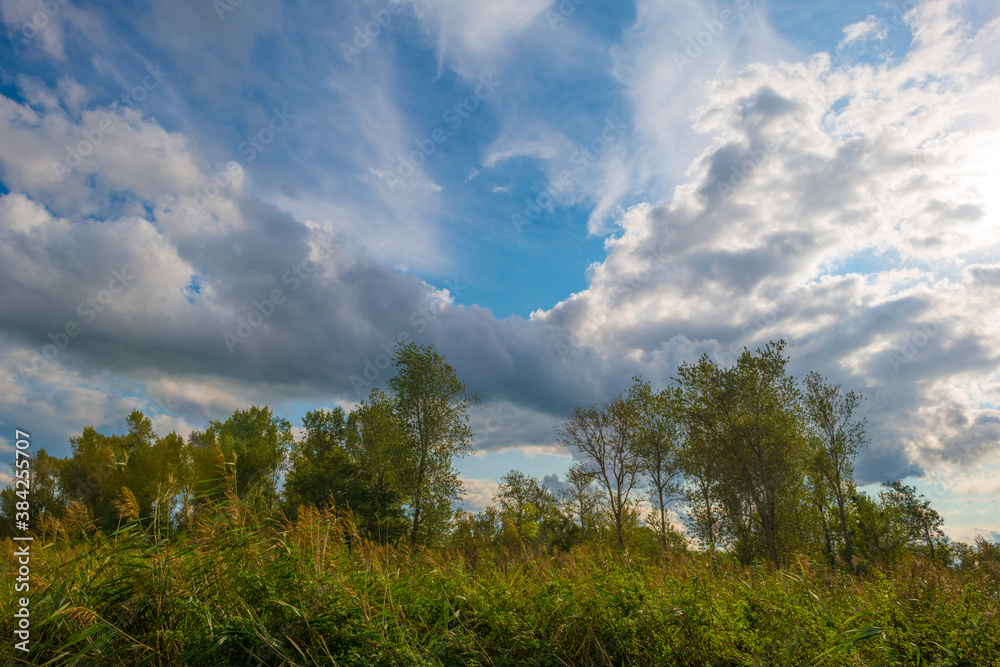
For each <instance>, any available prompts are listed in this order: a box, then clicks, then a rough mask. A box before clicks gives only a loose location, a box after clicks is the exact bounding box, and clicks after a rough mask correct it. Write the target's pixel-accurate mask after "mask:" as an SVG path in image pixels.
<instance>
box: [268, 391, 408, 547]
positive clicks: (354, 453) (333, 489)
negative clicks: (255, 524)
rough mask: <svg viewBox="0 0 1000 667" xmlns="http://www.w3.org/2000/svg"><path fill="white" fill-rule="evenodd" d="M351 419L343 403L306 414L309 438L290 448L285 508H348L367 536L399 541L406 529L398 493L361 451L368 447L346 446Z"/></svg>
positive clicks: (293, 511) (294, 512)
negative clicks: (332, 408)
mask: <svg viewBox="0 0 1000 667" xmlns="http://www.w3.org/2000/svg"><path fill="white" fill-rule="evenodd" d="M350 421H351V420H350V419H349V418H348V417H347V416H345V414H344V410H343V408H339V407H338V408H335V409H334V410H332V411H331V410H314V411H312V412H309V413H307V414H306V416H305V417H303V419H302V425H303V426H304V427H305V429H306V436H305V438H304V439H303V440H302V441H301V442H298V443H296V444H295V445H294V447H293V450H292V455H291V463H290V468H289V472H288V477H287V478H286V480H285V488H284V494H285V503H286V510H285V511H286V513H287V514H288V515H289V516H291V517H295V516H296V515H297V514H298V508H299V507H300V506H301V505H314V506H316V507H322V506H324V505H326V504H327V503H331V504H332V505H333V506H334V507H339V508H348V509H350V511H351V512H352V513H353V514H354V518H355V521H356V522H357V525H358V528H359V530H361V531H362V533H363V534H365V535H366V536H369V537H371V538H373V539H375V538H379V539H383V540H395V539H398V538H399V537H401V536H402V535H403V534H404V531H405V530H406V525H405V519H404V517H403V511H402V509H401V508H400V500H399V494H398V493H397V492H396V491H395V490H393V489H392V488H391V487H390V485H389V482H388V479H387V478H386V477H385V476H384V475H380V474H378V472H376V471H375V470H373V469H372V466H374V463H373V460H372V459H371V458H370V457H364V456H362V455H361V451H365V450H360V451H359V450H358V449H353V450H352V449H350V448H348V439H349V438H350V437H351V435H352V431H351V428H350V427H351V426H353V425H354V424H351V423H350ZM354 433H356V432H354ZM362 439H363V438H362Z"/></svg>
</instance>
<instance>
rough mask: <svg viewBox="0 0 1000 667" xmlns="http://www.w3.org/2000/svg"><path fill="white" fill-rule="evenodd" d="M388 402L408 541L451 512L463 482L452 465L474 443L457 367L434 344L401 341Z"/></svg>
mask: <svg viewBox="0 0 1000 667" xmlns="http://www.w3.org/2000/svg"><path fill="white" fill-rule="evenodd" d="M393 363H394V364H395V365H396V375H395V376H394V377H393V378H392V379H391V380H389V391H390V394H391V396H390V399H389V400H390V404H391V406H392V417H393V421H394V422H395V427H394V428H395V429H396V432H397V433H398V437H399V438H400V450H399V455H398V463H397V466H398V468H397V471H396V474H397V485H398V488H399V490H400V491H401V492H402V493H403V497H404V499H405V501H406V504H407V506H408V508H409V511H410V521H411V523H410V545H411V546H415V545H416V544H417V543H418V541H419V542H423V543H428V542H430V541H433V540H434V539H436V538H437V537H438V536H440V535H441V534H442V533H443V532H444V531H445V530H447V527H448V526H449V524H450V523H451V520H452V519H453V517H454V508H453V505H454V502H455V501H456V500H457V499H458V497H459V494H460V492H461V488H462V484H461V482H460V481H459V479H458V473H457V471H455V470H454V469H453V468H452V460H453V459H454V457H456V456H465V455H466V454H467V453H468V452H469V451H470V450H471V448H472V444H471V443H472V438H473V437H474V436H475V433H473V431H472V430H471V429H470V428H469V414H468V411H469V408H470V407H471V406H473V405H478V404H479V398H478V397H476V396H474V395H470V394H469V393H468V392H467V391H466V385H465V383H464V382H462V381H460V380H459V379H458V375H457V374H456V373H455V369H454V368H452V367H451V365H450V364H449V363H448V362H447V361H445V359H444V357H442V356H441V355H440V354H438V353H437V352H436V351H435V350H434V347H433V346H430V347H427V348H424V347H420V346H418V345H416V344H415V343H401V344H399V346H398V347H397V348H396V352H395V354H394V356H393Z"/></svg>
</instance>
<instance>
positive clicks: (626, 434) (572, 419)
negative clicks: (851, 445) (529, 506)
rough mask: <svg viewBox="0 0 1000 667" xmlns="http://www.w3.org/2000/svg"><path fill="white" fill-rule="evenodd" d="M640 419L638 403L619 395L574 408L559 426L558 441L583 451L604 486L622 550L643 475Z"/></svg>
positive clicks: (587, 468)
mask: <svg viewBox="0 0 1000 667" xmlns="http://www.w3.org/2000/svg"><path fill="white" fill-rule="evenodd" d="M638 420H639V415H638V410H637V408H636V406H635V405H634V404H633V403H631V402H629V401H628V400H626V399H625V398H624V397H623V396H622V395H621V394H618V395H616V396H614V397H612V398H611V399H610V400H608V401H606V402H605V403H603V404H601V405H600V406H596V407H589V408H584V407H582V406H577V407H575V408H574V409H573V411H572V412H571V413H570V416H569V420H568V421H567V422H566V423H565V424H563V425H561V426H559V427H556V437H557V439H558V440H559V443H560V444H561V445H562V446H564V447H566V448H568V449H570V450H577V451H579V452H580V453H581V454H583V456H584V457H585V460H584V466H585V467H584V470H586V471H587V472H589V473H591V474H593V476H594V479H595V480H596V481H597V483H598V484H599V485H601V486H602V487H603V489H604V492H605V494H606V498H607V502H608V511H609V512H610V514H611V519H612V521H613V522H614V525H615V535H616V541H617V544H618V548H619V549H624V548H625V542H624V531H623V528H624V523H625V520H626V518H627V517H628V515H629V514H630V513H631V512H632V511H633V509H634V505H635V503H634V501H633V500H632V498H631V494H632V491H633V490H635V488H636V486H637V485H638V483H639V481H640V476H641V474H642V457H641V453H640V450H639V446H638V441H637V436H638Z"/></svg>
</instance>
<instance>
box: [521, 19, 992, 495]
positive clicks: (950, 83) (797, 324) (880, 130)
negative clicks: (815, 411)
mask: <svg viewBox="0 0 1000 667" xmlns="http://www.w3.org/2000/svg"><path fill="white" fill-rule="evenodd" d="M943 6H944V5H942V4H940V3H926V4H925V5H924V6H922V7H921V8H920V10H919V11H916V10H915V11H914V12H913V13H911V15H910V18H911V20H912V21H913V24H914V25H913V28H914V33H915V35H916V38H915V44H914V47H913V49H912V50H911V52H910V53H909V54H908V55H907V57H906V58H905V59H903V60H901V61H900V62H897V63H891V64H885V65H880V66H874V67H873V66H871V65H853V64H850V63H847V64H840V65H838V64H835V63H833V62H832V61H831V58H830V57H829V56H827V55H825V54H820V55H817V56H815V57H813V58H811V59H810V60H807V61H805V62H797V63H783V62H782V63H778V64H774V65H765V64H759V65H752V66H750V67H748V68H746V69H744V70H743V71H741V72H740V73H739V74H737V75H736V76H733V77H730V78H723V79H719V80H717V81H716V82H714V83H713V84H712V85H711V86H710V89H709V94H708V97H707V100H706V103H705V104H704V105H703V106H702V107H701V108H700V110H699V112H698V114H697V116H696V118H695V127H696V128H697V129H698V130H699V131H700V132H702V133H704V134H705V136H706V137H708V138H709V141H710V145H709V146H708V147H707V148H706V149H705V150H704V151H703V152H702V154H701V155H700V156H699V157H698V158H696V159H695V160H694V162H693V163H692V164H691V165H690V167H689V169H688V174H689V178H688V180H686V181H685V182H683V183H681V184H680V185H678V186H677V187H676V188H675V190H674V192H673V195H672V197H671V198H670V199H668V200H667V201H665V202H663V203H660V204H657V205H645V204H644V205H638V206H635V207H633V208H631V209H630V210H628V211H626V212H625V213H624V214H622V215H621V216H620V217H619V218H618V221H617V222H618V226H619V228H620V232H619V234H618V235H617V236H615V237H614V238H611V239H609V240H608V241H607V243H606V247H607V249H608V256H607V258H606V259H605V260H604V261H602V262H600V263H599V264H597V265H595V266H594V267H592V268H591V271H590V286H589V287H588V289H587V290H585V291H584V292H581V293H578V294H575V295H574V296H573V297H571V298H569V299H567V300H565V301H563V302H562V303H560V304H558V305H557V306H556V307H554V308H553V309H551V310H549V311H547V312H538V313H535V314H534V315H533V319H534V320H536V321H542V322H547V323H551V324H554V325H559V326H566V327H569V328H571V329H573V330H574V332H575V333H576V334H577V336H578V337H579V338H581V339H582V340H583V342H584V343H585V344H586V345H589V346H593V347H594V348H595V349H597V350H600V351H601V352H602V353H604V354H623V353H624V352H627V351H629V350H633V351H635V355H636V357H637V358H640V359H643V358H645V355H649V353H651V352H657V351H659V352H661V353H662V346H663V342H664V341H665V340H666V339H668V338H671V339H676V337H677V336H684V337H685V339H686V340H687V341H689V343H690V345H689V346H688V347H690V348H694V347H697V346H698V345H703V344H704V342H707V341H713V342H717V344H718V346H719V349H718V350H717V351H716V352H717V356H716V358H718V359H719V360H720V361H722V362H724V363H726V362H731V361H732V360H733V358H734V355H735V354H736V353H738V352H739V351H740V350H741V349H742V347H743V346H744V345H746V346H748V347H750V348H751V349H753V347H754V346H757V345H762V344H763V343H765V342H766V341H767V340H768V339H771V338H779V337H784V338H786V339H788V340H789V342H790V352H791V356H792V358H793V362H794V365H795V367H796V368H798V369H803V370H805V369H807V368H816V369H818V370H821V371H822V372H824V373H825V374H827V375H828V376H830V377H832V378H834V379H836V380H837V381H840V382H842V383H843V384H844V385H846V386H854V387H859V388H861V389H863V390H865V391H866V392H867V393H869V394H872V395H874V396H876V397H878V398H879V401H878V409H879V411H878V412H874V411H873V412H872V414H871V417H872V424H871V431H872V435H873V448H874V450H875V451H873V452H872V453H870V454H868V455H867V456H868V457H870V458H871V459H872V460H873V461H877V462H878V464H877V465H873V466H872V469H871V470H870V471H869V469H868V468H867V466H866V465H864V464H862V465H859V470H860V471H861V473H862V474H864V475H869V474H870V475H873V476H874V475H881V476H883V477H885V476H886V475H887V474H888V475H889V476H893V477H897V476H904V474H908V473H913V472H919V470H920V469H921V466H922V465H927V464H930V463H936V462H940V461H941V460H942V459H943V458H944V459H949V460H954V461H959V462H961V464H963V465H967V464H969V463H971V462H972V461H976V460H979V459H981V458H982V456H984V455H985V454H986V453H988V452H990V451H993V450H995V449H996V448H997V446H998V444H1000V442H998V439H997V435H996V433H995V430H994V424H995V419H996V417H997V412H996V410H995V408H985V409H982V410H981V413H980V414H978V415H977V416H976V417H970V418H969V419H968V420H967V421H966V422H962V423H954V422H951V423H949V424H948V425H947V429H944V428H943V427H942V425H940V424H939V423H938V421H939V420H936V418H935V417H934V414H935V410H936V409H937V408H936V407H935V406H939V405H942V404H946V403H949V402H958V403H960V404H962V405H982V404H983V403H984V402H985V404H986V405H996V404H997V400H996V399H997V393H996V390H995V388H990V387H989V380H990V379H991V378H992V377H995V374H996V372H997V362H998V360H1000V356H998V350H1000V345H998V344H1000V340H998V339H997V334H996V330H995V327H991V326H989V325H988V324H987V323H988V322H990V321H995V318H996V316H997V306H996V305H995V304H994V303H993V301H994V300H993V299H991V298H990V297H989V296H987V295H988V294H989V293H990V292H992V289H991V287H990V286H991V285H992V281H993V269H994V268H995V267H988V266H981V265H980V264H979V262H981V260H980V259H979V258H975V264H976V265H975V266H970V267H969V268H968V269H967V270H965V273H964V274H963V268H962V266H963V264H965V263H966V262H967V261H968V260H967V259H965V256H966V255H967V254H968V253H969V249H970V248H973V247H979V248H984V249H985V248H996V247H997V245H998V244H1000V232H998V231H997V230H998V225H997V222H998V217H1000V207H998V205H997V201H996V198H995V195H993V194H992V192H993V191H994V190H995V189H994V188H991V186H990V185H989V184H988V182H987V181H988V179H990V178H991V176H990V174H991V173H992V172H993V169H990V168H988V166H987V165H988V164H989V163H990V162H991V161H994V160H995V158H994V157H993V156H994V155H996V154H997V149H998V148H1000V135H998V129H1000V116H998V114H997V112H996V110H995V105H994V104H993V103H992V101H991V100H992V99H993V98H994V97H995V95H996V94H997V93H998V92H1000V91H998V85H1000V81H998V78H997V76H996V73H995V72H991V71H988V70H985V69H984V68H982V67H981V66H980V64H979V60H978V58H977V57H976V56H975V55H973V54H969V53H967V52H966V50H965V46H964V45H965V44H966V43H967V42H968V41H969V40H970V39H973V38H974V36H975V35H974V34H969V33H967V32H964V31H966V30H967V28H965V27H963V25H962V24H961V22H960V21H959V20H958V19H957V17H955V16H954V15H952V14H949V13H948V12H946V11H944V10H943V9H942V7H943ZM932 37H933V39H932ZM779 91H780V92H779ZM959 109H961V110H962V111H959ZM688 358H690V357H688ZM969 380H971V381H972V382H973V383H976V384H977V385H978V386H977V388H976V389H975V390H971V389H969V388H967V387H969V385H968V384H967V383H968V381H969ZM977 412H979V411H977ZM876 470H877V471H878V472H876Z"/></svg>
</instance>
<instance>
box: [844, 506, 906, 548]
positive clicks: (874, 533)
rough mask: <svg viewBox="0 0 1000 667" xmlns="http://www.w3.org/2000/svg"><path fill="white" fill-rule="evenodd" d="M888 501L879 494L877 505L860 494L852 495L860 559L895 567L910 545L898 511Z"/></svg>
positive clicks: (856, 543)
mask: <svg viewBox="0 0 1000 667" xmlns="http://www.w3.org/2000/svg"><path fill="white" fill-rule="evenodd" d="M887 500H888V499H887V495H886V494H885V492H880V493H879V499H878V501H876V500H874V499H872V498H871V497H870V496H869V495H868V494H867V493H864V492H861V491H855V492H854V493H853V494H852V495H851V503H852V504H853V505H854V515H855V517H854V520H855V521H856V522H857V529H856V540H855V546H856V547H857V551H858V555H859V556H860V557H862V558H863V559H864V560H866V561H868V562H869V563H872V564H878V565H881V566H888V565H891V564H892V563H894V562H895V561H896V560H897V559H898V558H899V557H900V556H901V555H902V554H903V553H904V550H905V547H906V544H907V541H908V536H907V534H906V530H905V528H904V526H903V522H902V517H901V516H900V513H899V508H898V507H896V506H894V505H893V504H892V503H890V502H887Z"/></svg>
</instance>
